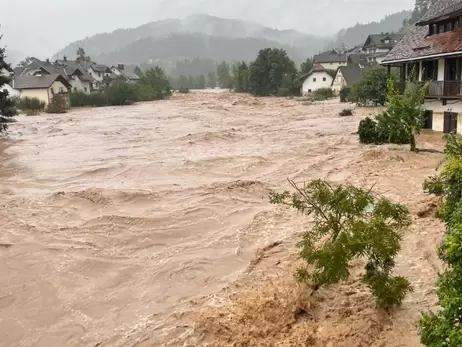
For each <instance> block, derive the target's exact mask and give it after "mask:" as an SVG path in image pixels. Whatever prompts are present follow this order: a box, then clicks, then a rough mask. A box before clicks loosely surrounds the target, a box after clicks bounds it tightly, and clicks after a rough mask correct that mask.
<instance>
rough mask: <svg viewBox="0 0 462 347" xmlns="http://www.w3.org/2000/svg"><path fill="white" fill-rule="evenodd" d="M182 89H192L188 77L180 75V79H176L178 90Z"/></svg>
mask: <svg viewBox="0 0 462 347" xmlns="http://www.w3.org/2000/svg"><path fill="white" fill-rule="evenodd" d="M183 88H188V89H190V88H192V86H191V83H190V81H189V79H188V77H186V76H184V75H181V76H180V78H179V79H178V89H183Z"/></svg>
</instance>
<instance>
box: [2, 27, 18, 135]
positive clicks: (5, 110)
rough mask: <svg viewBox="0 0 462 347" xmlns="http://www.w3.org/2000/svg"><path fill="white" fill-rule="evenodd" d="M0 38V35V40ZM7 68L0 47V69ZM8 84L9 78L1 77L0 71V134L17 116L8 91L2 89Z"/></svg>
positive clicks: (3, 51) (3, 53)
mask: <svg viewBox="0 0 462 347" xmlns="http://www.w3.org/2000/svg"><path fill="white" fill-rule="evenodd" d="M1 38H2V36H1V35H0V40H1ZM2 66H8V67H9V65H7V63H6V62H5V48H2V47H0V67H2ZM9 82H10V77H9V76H6V75H3V74H2V73H1V69H0V133H1V132H3V131H5V130H6V129H7V128H8V123H10V122H11V121H12V117H14V116H15V115H16V114H17V111H16V106H15V102H14V100H13V99H11V98H10V97H9V94H8V91H7V90H6V89H4V88H2V86H3V85H5V84H8V83H9Z"/></svg>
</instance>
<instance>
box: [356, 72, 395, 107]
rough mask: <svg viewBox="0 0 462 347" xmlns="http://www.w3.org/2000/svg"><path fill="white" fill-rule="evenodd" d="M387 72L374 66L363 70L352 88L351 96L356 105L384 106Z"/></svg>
mask: <svg viewBox="0 0 462 347" xmlns="http://www.w3.org/2000/svg"><path fill="white" fill-rule="evenodd" d="M387 81H388V72H387V70H386V69H385V68H383V67H380V66H374V67H370V68H367V69H363V71H362V76H361V80H360V81H359V82H358V83H357V84H356V85H354V86H353V91H352V94H353V95H352V96H353V99H354V101H356V102H357V103H358V105H362V106H365V105H370V104H372V105H375V106H376V105H382V106H383V105H385V102H386V101H387V83H388V82H387Z"/></svg>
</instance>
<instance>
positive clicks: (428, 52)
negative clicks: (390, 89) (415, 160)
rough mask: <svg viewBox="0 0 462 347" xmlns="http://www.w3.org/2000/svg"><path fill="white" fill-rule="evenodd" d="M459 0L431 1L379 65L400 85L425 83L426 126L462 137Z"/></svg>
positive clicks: (461, 8) (461, 17)
mask: <svg viewBox="0 0 462 347" xmlns="http://www.w3.org/2000/svg"><path fill="white" fill-rule="evenodd" d="M461 21H462V0H434V1H432V4H431V6H430V8H429V10H428V12H427V13H426V14H425V15H424V16H423V18H422V19H421V20H420V21H419V22H417V23H416V24H415V25H414V27H413V28H412V29H411V30H410V31H409V32H408V33H407V34H406V35H405V36H404V38H403V39H402V40H400V41H399V42H398V43H397V44H396V46H395V47H394V48H393V49H392V50H391V51H390V53H389V54H388V55H387V56H386V57H385V59H384V60H383V61H382V63H381V64H382V65H385V66H388V67H389V68H390V67H393V66H394V67H399V69H400V77H401V81H402V82H404V81H406V80H409V79H410V80H415V81H429V83H430V85H429V88H428V91H427V95H426V99H425V108H426V109H427V110H428V112H427V117H428V118H427V122H426V124H427V126H428V127H429V128H432V129H433V130H436V131H443V132H446V133H448V132H454V131H455V132H457V133H461V134H462V78H461V77H462V76H461V75H462V25H461Z"/></svg>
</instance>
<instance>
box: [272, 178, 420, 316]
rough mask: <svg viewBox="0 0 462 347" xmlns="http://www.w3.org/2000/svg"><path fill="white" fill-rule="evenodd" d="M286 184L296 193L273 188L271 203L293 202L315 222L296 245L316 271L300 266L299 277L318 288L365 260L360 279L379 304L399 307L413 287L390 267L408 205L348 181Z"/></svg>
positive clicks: (406, 220) (407, 216)
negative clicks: (362, 259)
mask: <svg viewBox="0 0 462 347" xmlns="http://www.w3.org/2000/svg"><path fill="white" fill-rule="evenodd" d="M289 182H290V184H291V185H292V187H293V188H294V189H295V190H296V192H295V193H289V192H288V191H285V192H283V193H276V192H271V193H270V202H271V203H274V204H284V205H288V206H291V207H293V208H295V209H296V210H298V211H299V212H302V213H304V214H306V215H311V216H312V217H313V219H314V226H313V227H312V229H311V230H309V231H306V232H305V233H304V234H303V236H302V238H301V240H300V242H299V243H298V247H299V248H300V258H302V259H303V260H304V261H305V262H306V263H307V265H309V266H310V267H313V268H314V270H313V271H312V272H309V271H308V270H307V268H301V269H299V270H298V271H297V273H296V278H297V279H298V281H300V282H308V283H310V284H311V285H312V286H313V288H314V289H317V288H319V287H321V286H325V285H329V284H333V283H337V282H339V281H343V280H346V279H348V277H349V274H350V273H349V270H350V262H351V261H352V260H353V259H354V258H366V259H367V264H366V267H365V270H366V272H365V275H364V276H363V282H364V283H365V284H366V285H367V286H368V287H369V289H370V290H371V292H372V294H373V296H374V297H375V299H376V303H377V305H378V306H379V307H382V308H386V309H389V308H392V307H394V306H399V305H401V303H402V300H403V299H404V297H405V295H406V294H407V293H408V292H409V291H411V290H412V288H411V286H410V284H409V282H408V280H407V279H405V278H403V277H397V276H396V277H395V276H393V275H392V270H393V267H394V265H395V262H394V258H395V256H396V255H397V254H398V252H399V251H400V249H401V246H400V241H401V236H400V234H399V231H401V230H402V229H403V228H404V227H406V226H408V225H409V224H410V223H411V218H410V214H409V211H408V209H407V208H406V207H405V206H403V205H400V204H394V203H392V202H391V201H389V200H387V199H385V198H382V197H380V198H376V197H374V196H373V195H372V193H371V191H370V190H364V189H361V188H357V187H354V186H351V185H346V186H342V185H338V186H333V185H331V184H329V183H327V182H326V181H323V180H314V181H311V182H309V183H308V184H305V185H304V186H303V188H299V187H297V185H296V184H295V183H294V182H293V181H290V180H289Z"/></svg>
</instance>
